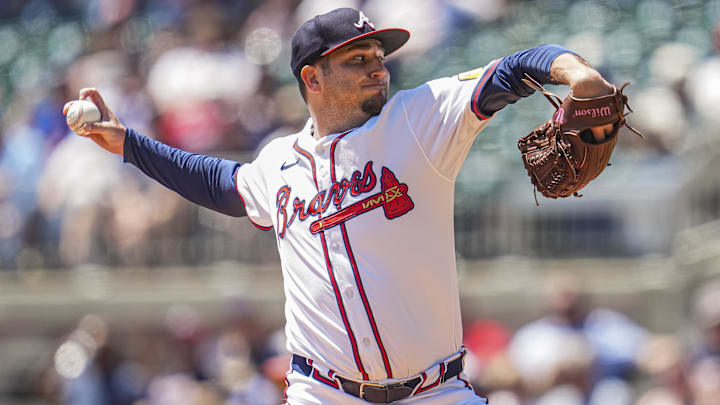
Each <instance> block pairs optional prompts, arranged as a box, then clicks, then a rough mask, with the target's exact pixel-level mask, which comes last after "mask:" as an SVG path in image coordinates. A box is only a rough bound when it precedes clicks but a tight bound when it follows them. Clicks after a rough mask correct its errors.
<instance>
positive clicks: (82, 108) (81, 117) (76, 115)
mask: <svg viewBox="0 0 720 405" xmlns="http://www.w3.org/2000/svg"><path fill="white" fill-rule="evenodd" d="M100 118H101V116H100V110H99V109H98V108H97V106H96V105H95V104H94V103H93V102H92V101H88V100H76V101H73V102H72V103H71V104H70V106H69V107H68V112H67V115H66V116H65V121H66V122H67V124H68V127H70V129H72V130H73V131H74V132H82V126H83V125H85V124H86V123H93V122H98V121H100Z"/></svg>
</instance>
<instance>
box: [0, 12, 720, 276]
mask: <svg viewBox="0 0 720 405" xmlns="http://www.w3.org/2000/svg"><path fill="white" fill-rule="evenodd" d="M343 5H347V6H354V7H358V8H359V7H362V9H363V10H365V12H366V14H367V15H370V16H372V17H373V19H374V21H375V22H376V23H377V24H378V26H403V27H407V28H408V29H409V30H410V31H411V32H412V34H413V37H412V39H411V41H410V42H409V44H408V45H407V46H406V47H405V48H403V49H402V50H401V51H400V52H398V54H397V56H394V57H393V58H390V61H389V68H390V70H391V72H392V74H393V80H392V84H393V89H395V90H397V89H400V88H408V87H412V86H415V85H418V84H420V83H422V82H424V81H426V80H429V79H431V78H434V77H440V76H445V75H452V74H455V73H457V72H462V71H465V70H468V69H470V68H474V67H477V66H484V65H485V64H487V63H489V62H490V61H491V60H493V59H495V58H498V57H501V56H504V55H507V54H509V53H511V52H514V51H517V50H521V49H526V48H529V47H532V46H535V45H537V44H540V43H560V44H562V45H565V46H568V47H570V48H571V49H574V50H576V51H577V52H579V53H580V54H581V55H584V56H585V57H586V58H587V60H588V61H589V62H590V63H592V64H593V65H594V66H596V67H598V69H599V70H600V71H601V72H603V74H604V75H606V77H608V78H609V79H610V80H611V81H613V82H615V83H622V82H624V81H626V80H627V81H631V82H632V83H633V85H632V86H631V87H630V88H629V90H628V91H629V93H630V97H631V98H630V99H631V106H632V107H633V108H634V110H635V114H633V115H632V117H631V121H632V123H633V125H634V126H636V127H638V128H640V129H641V130H643V131H644V132H645V133H646V134H648V136H647V137H646V139H644V140H641V139H639V138H637V137H634V136H630V134H629V133H627V134H623V136H622V137H621V138H622V139H621V144H620V146H619V147H618V150H617V152H616V157H614V159H613V165H615V166H616V167H617V169H614V170H616V171H615V174H614V176H605V177H608V178H609V177H613V178H614V179H621V180H622V179H625V180H627V176H628V174H627V173H626V172H623V171H622V170H623V167H633V173H635V178H633V179H632V181H636V183H630V184H622V185H616V186H617V187H628V186H631V187H634V188H636V189H637V188H639V187H641V186H642V185H643V184H645V185H648V184H649V186H651V187H654V188H653V189H652V190H657V193H658V195H662V194H661V190H662V187H661V185H664V186H665V187H668V185H672V184H677V183H680V182H682V181H683V180H684V178H685V177H687V176H684V174H685V171H684V170H683V167H684V166H687V165H692V164H693V163H695V164H696V163H697V161H698V157H697V156H698V155H697V153H698V151H702V152H703V153H707V151H708V150H714V146H715V145H716V144H717V141H716V140H717V139H718V135H720V133H719V131H720V130H718V128H720V125H718V124H720V123H719V122H718V120H719V119H720V118H718V114H717V113H716V111H717V107H716V106H717V105H718V102H720V84H719V83H718V82H717V81H718V78H717V77H718V75H717V74H716V73H717V71H718V70H720V58H718V55H717V49H718V32H719V31H718V30H716V29H715V30H714V28H715V25H716V21H717V19H718V17H719V16H720V1H717V0H707V1H702V0H694V1H682V2H681V1H670V0H646V1H641V2H635V1H629V0H606V1H579V2H575V1H572V2H571V1H565V0H547V1H520V2H514V1H506V0H483V1H470V0H442V1H416V0H396V1H393V2H392V3H391V4H388V3H387V2H384V1H381V0H367V1H360V0H343V1H336V2H333V4H332V6H330V5H327V4H326V3H325V2H322V1H319V0H304V1H301V0H266V1H260V0H245V1H231V0H216V1H195V0H122V1H115V0H112V1H111V0H92V1H75V0H56V1H48V0H31V1H22V0H8V1H3V2H0V78H1V79H2V80H0V99H1V100H2V102H1V103H0V116H1V117H2V128H1V131H2V133H1V136H0V222H1V223H2V224H3V227H2V228H1V229H0V269H18V268H19V269H26V268H67V267H70V268H72V267H74V266H77V265H79V264H82V263H96V264H101V265H109V266H156V265H174V264H179V263H182V264H187V263H190V264H192V263H193V262H203V263H211V262H213V261H215V260H239V261H248V260H250V261H252V260H263V259H262V258H258V257H254V256H253V253H248V252H242V250H244V249H236V248H235V246H237V245H238V243H244V241H245V240H248V239H250V240H255V239H257V238H261V241H260V242H257V243H256V244H257V245H258V246H266V247H265V248H264V249H260V250H259V251H260V252H261V253H262V256H267V254H268V252H271V251H272V249H274V247H273V246H274V243H272V242H270V243H267V242H269V241H271V240H272V238H270V237H267V236H257V235H251V232H249V229H251V228H247V229H246V228H245V227H244V225H245V224H239V222H241V221H237V220H233V219H230V218H223V217H222V216H217V215H214V214H213V213H210V212H206V211H204V210H198V209H197V208H195V207H193V206H191V205H190V204H186V203H185V202H184V201H181V200H180V199H179V198H178V197H176V196H175V195H173V194H172V193H170V192H168V191H167V190H165V189H163V188H162V187H160V186H158V185H156V184H154V183H153V182H151V181H149V180H147V179H145V178H144V177H143V176H141V175H139V171H137V170H135V169H134V168H132V167H124V166H123V164H122V163H121V161H120V160H119V159H118V158H117V157H116V156H112V155H110V154H108V153H106V152H104V151H102V150H100V149H98V148H96V147H95V146H94V145H92V144H91V142H89V141H88V140H86V139H82V138H79V137H76V136H68V135H69V131H68V129H67V127H66V125H65V123H64V121H63V116H62V114H61V107H62V105H63V104H64V103H65V102H66V101H68V100H71V99H74V98H76V97H77V93H78V90H79V89H80V88H82V87H88V86H93V87H97V88H99V89H100V90H101V91H102V92H103V94H105V96H106V97H107V101H108V103H109V105H110V106H112V108H113V109H114V110H115V112H116V114H117V115H118V116H119V117H120V118H121V119H122V120H123V122H124V123H125V124H126V125H127V126H129V127H132V128H135V129H137V130H138V131H140V132H141V133H143V134H145V135H148V136H151V137H154V138H156V139H159V140H161V141H163V142H166V143H168V144H170V145H174V146H178V147H181V148H184V149H187V150H190V151H193V152H198V153H209V154H213V155H216V156H222V157H229V158H235V159H238V160H241V161H243V160H247V159H250V158H251V156H252V153H253V152H254V151H256V150H257V148H258V147H260V146H262V145H263V144H264V142H266V141H267V140H268V139H269V138H272V137H274V136H280V135H284V134H288V133H291V132H292V131H294V130H297V129H298V128H300V127H301V125H302V124H303V123H304V122H305V120H306V117H307V112H306V109H305V106H304V104H303V103H302V100H301V98H300V97H299V94H298V91H297V84H296V82H295V81H294V78H293V77H292V74H291V72H290V69H289V53H290V52H289V49H288V48H289V39H290V37H291V36H292V34H293V32H294V30H295V28H296V27H297V26H299V25H300V24H301V22H302V21H304V20H306V19H307V18H309V17H310V16H312V15H315V14H317V13H320V12H322V11H323V10H326V9H327V8H330V7H339V6H343ZM563 90H564V89H562V88H559V89H558V91H560V92H562V91H563ZM550 109H551V107H550V106H549V105H548V104H547V102H546V101H545V100H544V99H543V98H542V97H530V98H528V99H526V100H522V102H521V103H519V104H518V106H511V107H509V108H507V109H505V110H504V111H502V112H501V113H500V114H498V116H497V117H496V118H495V119H494V121H493V123H492V124H491V125H490V127H489V128H488V129H487V130H486V131H485V132H484V133H483V135H482V136H481V137H479V139H478V141H477V142H476V144H475V145H474V147H473V150H472V151H471V153H470V155H469V157H468V159H467V162H466V170H464V171H463V173H462V174H461V176H460V178H459V179H458V185H457V204H458V207H457V211H458V217H457V220H456V222H457V228H458V246H459V249H461V251H462V253H463V255H465V256H467V257H484V256H485V257H486V256H493V255H498V254H514V253H517V252H514V251H511V249H510V248H507V247H505V246H504V245H502V243H500V242H496V243H493V240H490V241H488V240H487V238H499V237H500V236H499V235H503V234H505V233H507V232H511V233H514V234H519V233H528V234H529V232H530V231H531V230H532V229H534V228H540V227H542V226H543V223H542V220H538V219H537V218H536V216H537V214H535V217H533V216H531V217H528V218H527V219H525V220H524V222H528V223H529V224H528V225H527V226H525V228H522V227H521V228H511V225H512V224H506V223H502V224H501V225H498V226H494V227H492V222H493V217H498V216H502V215H507V214H502V213H500V214H498V213H497V212H495V211H484V210H483V209H484V208H485V207H486V206H488V205H490V204H491V203H490V202H491V201H493V200H492V199H491V198H490V197H493V196H496V195H501V196H502V197H501V198H500V199H507V198H511V199H513V200H517V198H513V195H512V194H511V192H510V191H508V190H509V189H511V188H510V187H509V185H512V184H511V183H512V180H513V179H519V181H520V182H521V184H522V186H523V188H522V193H523V194H522V200H523V201H531V198H530V197H529V194H528V186H527V184H528V182H527V179H526V176H525V173H524V171H523V170H522V167H521V165H520V159H519V158H518V156H517V149H516V146H515V142H516V139H517V138H518V137H519V136H521V135H524V134H526V133H527V132H529V130H530V129H532V128H533V127H535V126H536V125H537V124H538V123H540V122H542V121H544V120H545V119H546V117H547V116H548V114H549V111H550ZM648 171H649V173H647V172H648ZM476 173H483V175H482V176H477V175H476ZM618 175H620V176H618ZM659 178H662V180H663V181H664V183H662V184H661V185H658V184H656V183H658V179H659ZM602 181H604V179H603V180H601V183H599V184H603V183H602ZM638 182H639V183H640V184H639V185H638ZM595 187H596V190H597V191H596V195H599V193H601V192H602V191H601V190H602V186H601V185H598V186H595ZM614 194H617V193H616V192H615V193H614ZM658 198H661V197H658ZM662 198H665V197H662ZM495 205H497V204H495ZM551 207H552V206H551ZM496 210H497V208H496ZM595 211H596V214H594V215H595V216H593V217H590V218H585V219H581V220H577V221H576V222H575V223H574V224H570V225H569V226H571V227H580V228H592V227H595V228H600V227H602V226H604V227H611V226H612V225H608V224H611V223H612V222H613V221H612V218H611V220H608V219H607V218H604V217H602V216H600V214H599V213H597V211H599V210H595ZM536 212H539V211H537V210H536ZM478 216H480V217H478ZM637 217H638V215H635V218H637ZM533 221H535V222H537V223H534V222H533ZM583 221H584V222H583ZM544 226H545V228H551V227H552V226H553V225H552V224H545V225H544ZM554 226H555V227H562V226H565V225H563V224H555V225H554ZM468 227H470V229H467V228H468ZM508 229H509V231H508ZM610 231H612V229H610V230H609V231H608V232H610ZM671 231H672V230H671ZM595 232H596V233H593V234H592V235H599V236H601V237H597V238H595V239H604V240H608V242H607V243H610V242H609V240H621V241H622V242H619V243H618V244H616V245H609V246H605V245H597V244H596V245H594V246H596V247H595V248H589V249H588V250H586V251H584V252H585V253H587V254H589V255H598V254H608V253H609V254H613V251H614V252H615V254H627V253H628V252H627V251H623V249H625V250H629V252H630V254H645V253H648V251H655V252H656V251H657V250H658V249H660V250H663V249H665V250H667V248H668V244H669V243H668V242H667V241H666V240H661V241H660V242H654V241H653V237H654V238H655V239H658V238H660V237H661V236H660V235H665V234H667V233H668V232H669V231H668V230H667V229H666V228H659V229H651V230H646V231H645V233H641V234H640V235H632V236H631V237H628V238H627V239H629V240H627V239H622V238H610V237H606V238H602V236H603V235H602V234H598V233H597V229H596V230H595ZM628 232H637V230H632V229H630V230H628ZM464 235H467V237H464ZM582 236H583V235H582V234H580V235H574V234H573V238H571V240H570V241H563V243H560V244H559V246H556V247H554V249H555V250H554V251H553V253H555V254H559V255H561V254H563V253H564V250H565V251H570V250H574V251H578V246H576V244H577V243H578V242H577V241H578V240H579V239H581V237H582ZM606 236H607V235H606ZM637 236H639V237H640V238H638V237H637ZM516 237H518V236H516ZM643 238H644V239H643ZM545 239H546V240H547V238H545ZM666 239H667V238H666ZM638 240H647V241H646V242H645V243H644V244H643V242H642V241H641V242H637V241H638ZM573 241H574V242H573ZM527 243H531V242H527ZM535 243H539V242H537V241H536V242H535ZM572 243H575V245H573V244H572ZM633 244H639V246H633ZM268 245H269V247H267V246H268ZM506 245H510V242H508V243H506ZM597 246H601V247H602V246H604V247H605V250H604V251H603V250H598V248H597ZM563 249H564V250H563ZM593 249H594V250H593ZM248 250H253V251H258V250H257V249H248ZM520 250H522V249H520ZM539 250H540V251H547V247H546V248H544V249H539ZM256 256H257V255H256ZM270 257H271V260H276V259H275V258H276V256H275V255H274V254H272V253H270Z"/></svg>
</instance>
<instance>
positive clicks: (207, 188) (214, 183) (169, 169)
mask: <svg viewBox="0 0 720 405" xmlns="http://www.w3.org/2000/svg"><path fill="white" fill-rule="evenodd" d="M563 53H572V52H571V51H569V50H567V49H565V48H563V47H561V46H558V45H541V46H538V47H536V48H533V49H528V50H525V51H521V52H517V53H515V54H512V55H510V56H507V57H505V58H503V59H501V60H500V61H499V62H498V63H497V64H495V65H494V66H495V68H494V69H492V71H488V72H486V73H485V75H490V76H489V77H488V78H487V79H486V80H480V81H479V84H478V86H482V88H481V89H479V91H478V92H473V94H475V95H476V96H475V98H474V99H473V100H472V103H473V107H474V108H473V111H476V114H477V112H478V111H479V112H480V114H481V115H478V117H479V118H481V119H486V118H487V117H489V116H490V115H492V114H493V113H495V112H496V111H498V110H500V109H502V108H503V107H505V106H506V105H508V104H512V103H514V102H516V101H517V100H519V99H520V98H521V97H527V96H529V95H530V94H532V93H533V90H532V89H531V88H529V87H528V86H527V85H525V84H524V83H523V82H522V78H523V77H524V74H525V73H528V74H530V75H531V76H533V77H534V78H535V79H536V80H538V81H539V82H541V83H549V82H550V65H551V64H552V62H553V61H554V60H555V58H556V57H557V56H559V55H560V54H563ZM482 115H485V116H484V117H483V116H482ZM123 152H124V161H125V162H127V163H131V164H133V165H135V166H137V167H138V168H139V169H140V170H142V171H143V173H145V174H146V175H148V176H149V177H151V178H153V179H155V180H157V181H158V182H159V183H160V184H162V185H164V186H165V187H167V188H169V189H171V190H173V191H175V192H177V193H178V194H180V195H181V196H183V197H185V198H186V199H188V200H190V201H192V202H194V203H196V204H199V205H202V206H203V207H206V208H209V209H212V210H215V211H218V212H221V213H223V214H227V215H230V216H234V217H241V216H246V215H247V214H246V212H245V206H244V204H243V202H242V199H241V198H240V195H239V194H238V192H237V188H236V187H235V171H236V170H237V169H238V168H239V167H240V163H237V162H233V161H231V160H227V159H219V158H214V157H210V156H203V155H197V154H194V153H189V152H185V151H182V150H180V149H176V148H172V147H170V146H168V145H165V144H163V143H161V142H158V141H155V140H152V139H150V138H147V137H145V136H142V135H140V134H138V133H136V132H135V131H133V130H132V129H128V130H127V131H126V134H125V144H124V150H123Z"/></svg>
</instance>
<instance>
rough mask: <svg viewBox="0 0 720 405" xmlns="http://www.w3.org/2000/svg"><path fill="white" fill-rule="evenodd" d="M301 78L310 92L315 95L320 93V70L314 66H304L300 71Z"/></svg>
mask: <svg viewBox="0 0 720 405" xmlns="http://www.w3.org/2000/svg"><path fill="white" fill-rule="evenodd" d="M300 77H301V78H302V80H303V82H304V83H305V87H307V89H308V91H310V92H313V93H319V92H320V82H319V81H318V69H317V68H316V67H315V66H312V65H305V66H303V68H302V70H301V71H300Z"/></svg>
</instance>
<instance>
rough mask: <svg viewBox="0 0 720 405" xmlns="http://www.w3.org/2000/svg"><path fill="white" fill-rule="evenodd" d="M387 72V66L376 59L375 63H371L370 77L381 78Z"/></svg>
mask: <svg viewBox="0 0 720 405" xmlns="http://www.w3.org/2000/svg"><path fill="white" fill-rule="evenodd" d="M387 74H388V70H387V68H385V65H384V64H383V63H382V62H381V61H379V60H378V61H377V63H375V64H374V65H373V70H372V72H370V77H372V78H373V79H382V78H384V77H385V76H387Z"/></svg>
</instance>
